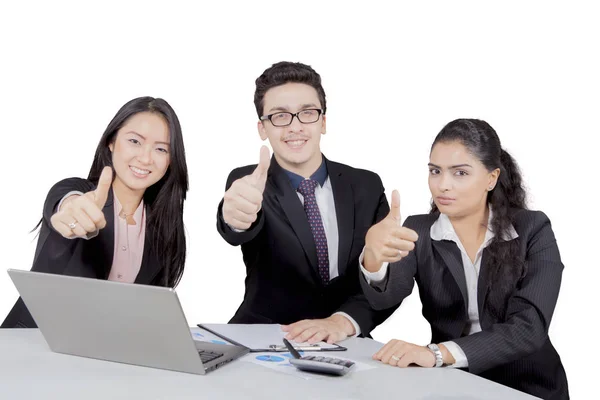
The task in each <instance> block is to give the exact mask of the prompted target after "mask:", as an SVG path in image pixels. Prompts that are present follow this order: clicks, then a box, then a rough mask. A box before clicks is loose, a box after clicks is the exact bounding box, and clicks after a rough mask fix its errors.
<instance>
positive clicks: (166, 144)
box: [125, 131, 171, 146]
mask: <svg viewBox="0 0 600 400" xmlns="http://www.w3.org/2000/svg"><path fill="white" fill-rule="evenodd" d="M125 133H132V134H134V135H136V136H139V137H141V138H142V139H144V140H146V138H145V137H144V136H143V135H140V134H139V133H137V132H136V131H128V132H125ZM156 143H158V144H164V145H165V146H170V145H171V144H170V143H167V142H156Z"/></svg>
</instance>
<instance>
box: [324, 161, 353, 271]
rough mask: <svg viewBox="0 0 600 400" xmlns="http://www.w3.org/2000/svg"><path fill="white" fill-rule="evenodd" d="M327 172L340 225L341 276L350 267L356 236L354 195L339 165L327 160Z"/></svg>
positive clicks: (339, 254) (339, 264)
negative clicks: (353, 242)
mask: <svg viewBox="0 0 600 400" xmlns="http://www.w3.org/2000/svg"><path fill="white" fill-rule="evenodd" d="M325 162H326V163H327V171H328V173H329V179H330V181H331V188H332V190H333V200H334V203H335V213H336V218H337V224H338V238H339V240H338V259H337V261H338V263H337V264H338V272H339V275H340V276H341V275H342V274H343V273H344V272H345V271H346V268H347V266H348V258H349V257H350V250H351V246H352V238H353V236H354V193H353V191H352V185H351V184H350V182H348V181H347V180H346V179H345V177H344V176H343V174H342V171H341V170H340V169H339V168H338V166H337V164H335V163H332V162H330V161H329V160H327V159H326V158H325Z"/></svg>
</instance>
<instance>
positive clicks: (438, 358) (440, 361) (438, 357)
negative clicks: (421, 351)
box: [427, 343, 444, 367]
mask: <svg viewBox="0 0 600 400" xmlns="http://www.w3.org/2000/svg"><path fill="white" fill-rule="evenodd" d="M427 348H428V349H429V350H431V352H432V353H433V355H434V356H435V367H441V366H442V365H444V357H443V356H442V351H441V350H440V348H439V347H438V345H437V344H435V343H430V344H428V345H427Z"/></svg>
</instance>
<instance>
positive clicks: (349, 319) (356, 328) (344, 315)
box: [333, 311, 360, 338]
mask: <svg viewBox="0 0 600 400" xmlns="http://www.w3.org/2000/svg"><path fill="white" fill-rule="evenodd" d="M333 315H341V316H343V317H346V318H348V321H350V323H351V324H352V325H353V326H354V335H352V336H348V337H349V338H351V337H357V336H358V335H360V326H358V324H357V323H356V321H355V320H354V318H352V317H351V316H349V315H348V314H346V313H345V312H343V311H338V312H336V313H333Z"/></svg>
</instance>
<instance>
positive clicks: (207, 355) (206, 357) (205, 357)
mask: <svg viewBox="0 0 600 400" xmlns="http://www.w3.org/2000/svg"><path fill="white" fill-rule="evenodd" d="M198 354H200V360H202V362H203V363H207V362H210V361H212V360H216V359H217V358H219V357H221V356H222V355H223V353H215V352H214V351H208V350H198Z"/></svg>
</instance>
